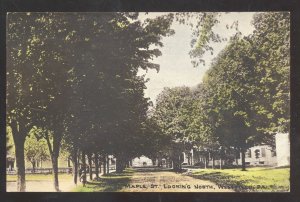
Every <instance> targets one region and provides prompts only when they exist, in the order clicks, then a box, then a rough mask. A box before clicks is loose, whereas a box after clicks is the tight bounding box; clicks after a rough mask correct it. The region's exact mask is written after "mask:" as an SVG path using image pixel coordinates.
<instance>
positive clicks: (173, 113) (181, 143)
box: [153, 87, 191, 171]
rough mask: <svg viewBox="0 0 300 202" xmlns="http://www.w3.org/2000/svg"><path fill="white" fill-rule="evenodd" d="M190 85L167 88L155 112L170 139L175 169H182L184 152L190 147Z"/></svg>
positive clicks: (158, 101) (158, 98)
mask: <svg viewBox="0 0 300 202" xmlns="http://www.w3.org/2000/svg"><path fill="white" fill-rule="evenodd" d="M189 99H190V89H189V88H188V87H175V88H165V89H164V90H163V91H162V92H161V93H160V94H159V95H158V97H157V104H156V106H155V111H154V114H153V117H154V119H155V120H156V121H157V124H158V126H159V127H160V129H161V131H162V133H163V134H164V135H165V136H166V137H168V139H169V144H168V145H169V149H170V155H171V158H172V161H173V165H174V167H173V168H174V170H175V171H179V170H180V169H181V163H182V162H183V159H182V157H181V154H182V152H183V151H184V150H185V149H187V148H189V146H190V139H189V136H188V135H187V124H188V121H187V120H188V117H189V112H190V107H191V106H190V105H189V104H190V103H189Z"/></svg>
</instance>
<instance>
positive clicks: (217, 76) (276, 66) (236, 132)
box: [152, 13, 290, 170]
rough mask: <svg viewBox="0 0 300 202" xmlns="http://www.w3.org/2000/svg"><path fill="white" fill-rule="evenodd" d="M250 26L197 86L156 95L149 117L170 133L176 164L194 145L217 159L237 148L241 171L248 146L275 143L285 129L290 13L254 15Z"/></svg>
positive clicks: (178, 163) (178, 164) (287, 113)
mask: <svg viewBox="0 0 300 202" xmlns="http://www.w3.org/2000/svg"><path fill="white" fill-rule="evenodd" d="M253 25H254V28H255V30H254V32H253V34H251V35H249V36H244V37H243V36H242V35H241V33H240V32H239V31H237V33H236V34H235V35H234V36H233V37H232V38H231V39H230V40H229V43H228V45H227V46H226V48H225V49H224V50H222V51H221V53H220V54H219V55H218V56H217V57H216V58H215V59H214V61H213V62H212V64H211V67H210V69H209V70H208V71H207V72H206V75H205V76H204V78H203V82H202V83H201V84H199V85H198V86H197V87H195V88H188V87H176V88H166V89H164V91H163V92H162V93H161V94H160V95H159V96H158V98H157V104H156V107H155V109H154V112H153V114H152V118H153V119H154V120H155V121H156V123H157V125H158V126H159V128H160V129H161V131H162V132H163V134H164V135H166V136H168V137H169V138H168V140H169V144H166V145H168V146H169V148H170V149H171V151H173V153H172V155H171V156H172V158H173V161H174V162H175V167H177V168H179V167H180V164H181V161H180V154H181V152H183V151H185V150H190V149H191V148H195V149H196V150H198V151H199V152H202V153H203V155H204V156H207V153H210V154H212V155H218V156H219V158H222V156H224V155H222V154H225V151H227V153H230V152H229V151H230V150H234V153H236V154H238V155H239V153H240V152H241V154H242V169H243V170H245V152H246V150H247V149H248V148H249V147H252V146H254V145H257V144H262V143H265V144H269V145H271V146H273V147H274V146H275V145H274V135H275V134H276V133H278V132H281V133H288V132H289V120H290V119H289V114H290V113H289V101H290V90H289V85H290V84H289V81H290V72H289V68H290V63H289V58H290V57H289V49H290V44H289V39H290V32H289V13H259V14H255V15H254V19H253ZM199 40H203V38H201V37H200V39H199ZM200 43H202V42H200ZM195 48H196V49H197V48H199V47H195ZM195 52H197V51H196V50H195V51H194V53H195ZM231 153H232V152H231Z"/></svg>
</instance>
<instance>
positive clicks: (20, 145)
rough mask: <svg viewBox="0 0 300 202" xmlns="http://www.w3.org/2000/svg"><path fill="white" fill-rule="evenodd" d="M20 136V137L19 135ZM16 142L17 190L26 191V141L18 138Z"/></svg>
mask: <svg viewBox="0 0 300 202" xmlns="http://www.w3.org/2000/svg"><path fill="white" fill-rule="evenodd" d="M17 138H19V137H17ZM14 142H15V153H16V169H17V191H19V192H25V191H26V182H25V160H24V142H25V138H24V141H23V140H22V139H18V140H16V138H15V137H14Z"/></svg>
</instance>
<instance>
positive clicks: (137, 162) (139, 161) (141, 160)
mask: <svg viewBox="0 0 300 202" xmlns="http://www.w3.org/2000/svg"><path fill="white" fill-rule="evenodd" d="M152 165H153V163H152V160H151V159H149V158H148V157H146V156H140V157H136V158H134V159H133V160H132V166H133V167H142V166H152Z"/></svg>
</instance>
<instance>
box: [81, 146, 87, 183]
mask: <svg viewBox="0 0 300 202" xmlns="http://www.w3.org/2000/svg"><path fill="white" fill-rule="evenodd" d="M81 161H82V172H83V174H84V175H83V176H84V178H86V161H85V152H84V151H82V154H81ZM82 181H84V182H85V181H86V179H82Z"/></svg>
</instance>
